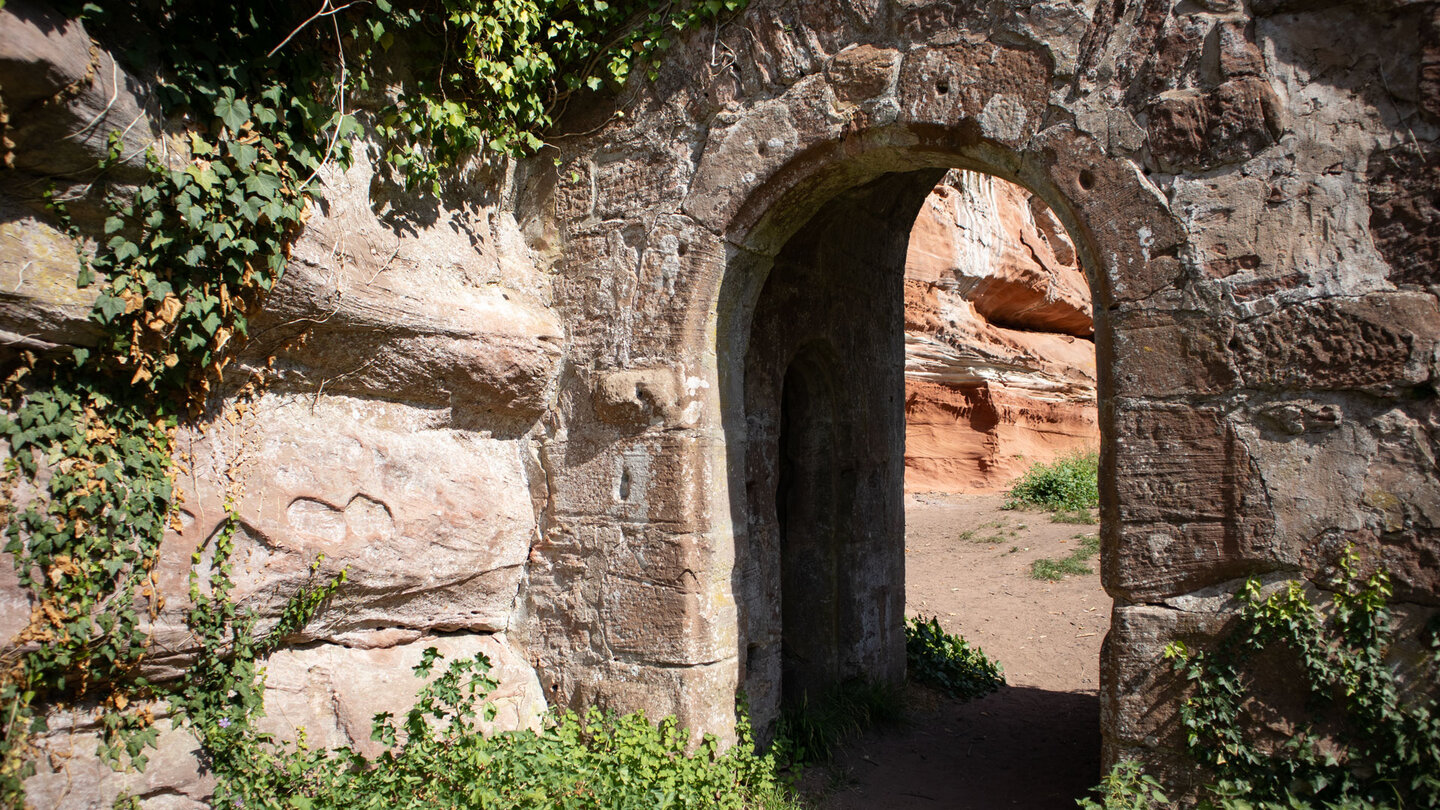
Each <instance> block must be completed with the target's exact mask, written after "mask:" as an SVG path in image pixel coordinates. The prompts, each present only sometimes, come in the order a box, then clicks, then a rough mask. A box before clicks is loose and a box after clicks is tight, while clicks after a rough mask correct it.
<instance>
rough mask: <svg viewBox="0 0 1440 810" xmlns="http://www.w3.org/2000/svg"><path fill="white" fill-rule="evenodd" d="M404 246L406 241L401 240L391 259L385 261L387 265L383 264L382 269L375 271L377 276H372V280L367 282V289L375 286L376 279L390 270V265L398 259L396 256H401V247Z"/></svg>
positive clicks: (392, 252)
mask: <svg viewBox="0 0 1440 810" xmlns="http://www.w3.org/2000/svg"><path fill="white" fill-rule="evenodd" d="M403 244H405V243H404V240H401V242H400V243H399V244H397V245H395V250H393V251H391V253H390V258H388V259H386V260H385V263H384V264H382V265H380V269H379V270H376V271H375V275H373V276H371V277H370V280H369V281H367V282H365V286H366V287H369V286H370V285H371V284H374V283H375V279H377V278H379V277H380V274H381V273H383V272H385V271H386V270H388V269H390V263H391V262H393V261H395V257H396V256H399V255H400V245H403Z"/></svg>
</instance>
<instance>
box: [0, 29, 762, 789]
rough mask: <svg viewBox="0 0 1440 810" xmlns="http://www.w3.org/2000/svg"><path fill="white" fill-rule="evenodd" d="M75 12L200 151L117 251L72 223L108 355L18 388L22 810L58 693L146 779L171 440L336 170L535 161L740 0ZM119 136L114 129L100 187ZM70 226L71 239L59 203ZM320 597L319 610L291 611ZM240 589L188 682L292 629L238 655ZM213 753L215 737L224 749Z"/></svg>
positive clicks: (213, 611) (1, 773) (149, 203)
mask: <svg viewBox="0 0 1440 810" xmlns="http://www.w3.org/2000/svg"><path fill="white" fill-rule="evenodd" d="M58 5H59V6H60V7H61V9H62V10H63V11H65V12H66V13H68V14H69V15H70V16H73V17H79V18H81V19H83V20H84V22H85V25H86V28H87V30H88V31H89V32H90V33H91V34H92V35H94V36H96V37H98V38H99V39H100V40H101V41H107V42H132V43H138V45H137V46H136V48H134V49H132V50H131V51H129V52H127V53H126V54H125V59H124V61H126V63H127V64H128V65H129V66H130V67H131V68H132V69H133V70H135V71H137V72H139V73H141V74H142V75H143V74H144V73H145V71H147V70H152V69H156V68H158V75H157V77H156V81H157V85H156V86H157V91H158V97H159V100H160V102H161V104H162V107H163V109H164V111H165V113H166V115H167V116H170V117H171V120H172V121H183V122H184V125H185V127H186V137H184V138H183V139H178V140H177V139H173V138H171V139H166V140H164V141H163V142H162V143H160V144H158V145H157V147H156V148H155V149H154V150H152V151H151V152H150V153H148V154H147V157H146V161H145V165H146V167H147V169H148V180H147V181H146V182H144V183H142V184H140V185H139V186H138V187H137V188H134V189H131V190H126V191H124V193H120V192H117V193H116V194H115V195H113V196H112V197H111V198H110V199H109V201H108V208H109V216H108V217H107V218H106V219H105V221H104V224H103V234H81V233H80V232H79V231H78V230H77V229H74V228H73V226H72V232H73V233H74V234H75V235H76V236H77V237H79V236H92V237H98V245H97V248H96V250H95V252H94V255H93V256H89V257H82V264H83V269H82V271H81V275H80V278H79V279H77V282H78V283H79V284H80V286H82V287H84V286H90V285H98V296H97V298H96V302H95V306H94V310H93V312H92V316H91V317H92V319H93V320H94V321H95V322H96V323H97V324H98V325H99V326H100V327H101V328H102V338H101V339H100V340H99V342H98V343H97V344H96V345H95V346H94V347H91V348H88V349H86V348H79V349H75V350H74V351H73V352H70V353H63V354H61V355H59V356H35V355H26V356H25V357H24V358H23V362H22V363H21V364H20V365H18V366H16V367H13V368H9V369H5V370H4V371H3V374H5V375H7V376H5V379H4V383H3V388H0V411H3V412H0V434H3V436H4V438H5V440H6V441H7V442H8V449H9V453H8V458H7V459H6V461H5V470H4V482H3V483H4V487H3V492H4V497H3V498H0V511H3V515H4V519H5V526H4V537H5V549H6V551H7V552H9V553H10V554H11V555H12V556H13V558H14V561H15V567H16V572H17V574H18V577H19V579H20V582H21V584H22V585H23V586H24V587H26V588H28V589H29V590H30V592H31V594H32V597H33V602H34V605H35V607H34V610H33V611H32V615H31V617H30V622H29V626H28V627H27V629H26V630H25V631H24V632H23V633H22V634H21V636H20V638H19V639H18V642H19V646H18V647H17V648H15V650H14V651H12V653H10V654H8V656H7V658H5V659H4V660H0V804H3V805H5V806H19V805H20V804H22V803H23V795H24V784H23V783H24V780H25V778H26V777H27V776H29V775H30V774H31V773H33V763H32V762H31V761H30V755H31V750H30V746H29V742H28V741H29V739H30V735H32V734H35V733H37V732H40V731H43V730H44V729H45V713H46V709H45V707H46V706H48V705H52V704H54V703H56V702H57V701H60V702H63V701H77V700H80V699H91V700H97V701H99V702H100V704H101V706H102V708H103V711H102V713H101V723H102V729H103V730H104V732H105V733H104V737H103V744H102V750H101V754H102V755H104V756H105V757H106V758H107V759H108V760H109V761H111V762H112V763H115V764H117V765H118V764H120V763H121V762H122V761H124V760H126V759H130V760H131V761H132V762H133V763H134V764H136V765H137V766H142V767H143V765H144V761H145V755H144V753H143V752H144V746H145V745H146V744H147V743H148V742H150V741H152V740H153V739H154V735H155V733H154V730H153V729H151V728H150V727H149V717H148V715H147V714H145V713H144V712H134V711H131V712H127V711H125V709H126V707H127V705H130V704H132V703H135V702H136V701H137V700H139V699H143V698H146V697H149V696H151V695H152V694H153V693H154V690H153V689H152V687H151V686H150V685H148V684H146V683H145V682H144V680H143V679H141V678H139V677H138V676H137V675H136V672H137V669H138V665H139V662H140V659H141V657H142V656H143V654H144V650H145V638H144V632H143V629H142V628H143V624H144V618H145V617H146V615H151V616H153V615H154V614H156V613H157V612H158V611H159V610H160V609H162V608H163V602H162V600H161V598H160V596H159V595H158V593H157V592H156V590H155V584H154V581H153V573H152V572H153V569H154V567H155V564H156V555H157V554H158V551H159V548H160V542H161V540H162V539H163V537H164V533H165V531H166V528H167V527H168V526H169V525H170V523H171V521H172V520H173V519H174V516H175V512H174V510H175V507H176V500H175V491H174V476H175V472H176V468H175V464H174V462H173V461H172V455H173V452H172V450H173V448H172V446H171V445H172V441H173V437H174V434H175V431H176V429H177V426H178V425H179V424H180V422H181V421H182V420H185V419H191V418H194V417H196V416H197V415H199V414H200V413H201V412H202V411H203V409H204V408H205V406H206V403H207V402H208V401H209V400H210V397H211V395H212V392H214V391H216V390H218V388H217V387H218V385H219V384H221V383H223V382H224V374H225V371H226V368H227V365H228V363H229V362H230V361H231V358H233V356H234V352H235V350H236V349H237V347H238V346H240V345H241V344H242V343H243V342H244V341H245V339H246V336H247V332H248V324H249V319H250V317H251V316H253V314H254V313H255V312H256V310H257V309H258V307H259V306H260V305H261V303H262V300H263V297H264V295H265V293H267V292H268V291H269V290H271V289H273V287H274V286H275V284H276V283H278V282H279V280H280V278H281V275H282V274H283V272H284V270H285V266H286V263H287V259H288V256H289V251H290V246H291V245H292V244H293V243H294V241H295V239H296V238H298V236H299V234H300V233H301V231H302V230H303V228H304V225H305V221H306V219H307V218H308V215H309V210H310V206H311V205H312V201H313V200H314V199H315V198H316V197H317V196H318V195H319V191H320V190H319V185H318V179H317V178H318V177H319V176H320V174H321V172H322V169H323V167H324V166H325V165H326V164H331V165H334V166H336V167H338V168H343V167H345V166H346V165H348V162H349V160H350V155H351V149H352V143H353V142H354V139H355V138H356V137H358V136H359V135H360V134H362V132H363V131H364V130H365V128H366V127H368V128H369V129H370V130H371V131H372V132H374V133H375V134H376V135H377V136H378V137H379V141H380V143H381V150H382V153H383V155H384V156H385V158H386V160H387V163H388V165H389V166H390V167H391V168H392V170H393V171H394V172H396V173H397V174H398V175H399V176H400V177H401V178H402V179H403V180H404V182H405V184H406V185H407V186H408V187H411V188H417V189H438V187H439V179H440V177H441V175H442V173H443V172H445V171H447V170H450V169H453V168H454V167H456V166H458V165H460V164H462V163H463V162H464V161H466V160H468V159H469V158H470V157H471V156H472V155H474V154H478V153H481V152H484V151H487V150H488V151H489V152H491V153H492V154H508V155H519V154H526V153H530V152H533V151H535V150H536V149H538V148H539V147H540V146H541V145H542V144H543V140H542V137H543V133H544V132H545V130H546V128H547V127H549V126H551V124H552V122H553V120H554V118H555V117H556V116H557V114H558V112H559V111H560V110H561V109H562V108H563V105H564V104H565V101H566V99H567V98H568V97H569V95H570V94H572V93H574V92H576V91H578V90H581V89H591V90H593V89H599V88H600V87H602V86H604V85H609V86H612V87H614V86H618V85H620V84H623V83H624V82H625V80H626V79H627V78H628V77H629V76H630V75H631V74H632V73H635V72H637V70H641V71H644V72H650V73H652V74H653V70H654V65H655V64H656V60H657V59H658V58H659V56H660V54H661V53H662V52H663V51H664V50H665V49H666V48H668V47H669V45H670V42H671V39H670V38H671V37H672V36H673V35H674V34H675V32H677V31H680V30H682V29H685V28H689V27H693V26H695V25H698V24H701V23H705V22H709V21H713V20H715V19H716V18H717V17H718V16H719V15H721V14H724V13H728V12H731V11H734V10H736V9H737V8H738V7H740V6H741V5H743V0H692V1H691V2H683V1H673V0H672V2H658V1H657V0H625V1H624V2H605V0H561V1H560V2H558V3H554V2H541V0H499V1H498V2H490V0H427V1H426V2H419V3H414V4H407V5H404V6H401V5H399V4H392V3H391V2H387V0H374V2H373V3H372V2H366V0H361V1H360V2H355V3H339V4H337V3H334V2H332V0H320V2H317V3H314V4H311V5H310V7H308V8H300V7H297V5H296V4H292V3H287V2H280V0H266V1H265V2H254V3H209V2H200V0H146V1H145V2H141V3H139V4H134V3H130V2H119V1H118V0H103V2H91V3H84V4H80V3H75V2H71V3H60V4H58ZM392 48H399V49H401V50H403V51H404V52H405V58H403V59H390V60H389V61H390V62H393V63H397V64H398V63H402V62H403V64H405V65H406V66H408V68H409V71H410V72H409V74H408V75H407V76H399V77H397V76H396V75H395V73H394V71H390V72H386V71H389V68H388V67H386V66H385V65H386V64H387V62H386V59H385V58H382V55H383V54H384V53H385V52H386V51H388V50H390V49H392ZM382 85H383V87H384V89H385V92H386V93H388V94H389V95H390V97H392V98H393V99H394V103H393V104H390V105H389V106H387V107H385V108H384V109H381V110H368V111H362V113H361V115H360V117H357V116H356V113H355V111H354V110H350V109H347V105H346V102H345V99H346V98H347V94H350V93H360V94H364V93H366V92H369V91H371V88H372V86H373V87H380V86H382ZM119 144H120V139H119V137H118V135H116V136H112V139H111V146H112V149H111V153H110V155H109V156H108V158H107V159H106V160H105V161H102V163H101V165H100V166H99V167H98V168H99V170H100V173H101V179H102V180H103V178H104V175H105V172H106V171H107V170H108V169H109V168H110V167H111V166H112V165H113V164H114V163H115V162H117V161H119V160H120V159H121V158H122V155H121V154H120V153H119ZM55 210H56V212H57V215H59V216H60V218H61V220H62V222H65V223H67V224H68V218H67V217H66V214H65V205H64V203H63V201H57V203H56V206H55ZM325 587H327V588H328V587H330V586H325ZM323 591H324V588H322V589H320V590H319V591H313V592H312V591H307V592H305V593H302V594H301V595H300V598H299V601H298V602H292V605H296V606H297V607H296V610H297V611H299V612H298V613H297V614H296V615H295V616H292V617H290V618H291V619H295V618H297V617H298V616H299V615H304V614H306V612H307V611H308V610H312V609H313V608H314V607H315V604H318V603H315V604H311V599H312V597H313V596H314V595H315V594H318V593H321V592H323ZM219 593H220V594H221V595H220V596H218V597H213V596H212V597H209V598H207V599H208V601H207V600H202V601H201V602H197V605H201V607H197V608H196V610H192V612H191V614H190V618H191V620H192V622H197V623H198V625H197V626H198V627H201V628H209V629H208V630H206V632H211V631H216V632H218V631H217V630H216V628H218V627H219V626H220V625H222V624H224V625H225V626H227V627H229V628H230V632H231V635H230V636H229V637H228V640H227V641H225V642H224V644H221V643H220V641H218V640H217V639H218V637H216V638H213V639H212V638H210V636H207V635H205V633H201V634H200V635H201V637H202V638H206V639H209V640H208V641H206V644H210V643H211V642H212V641H213V642H214V644H213V645H212V646H210V647H207V648H206V649H207V651H209V653H214V655H209V654H208V653H207V655H208V657H203V656H202V659H201V660H202V662H205V661H208V662H210V663H208V664H202V667H201V668H202V669H203V668H204V667H207V666H208V667H211V669H212V670H213V671H208V670H207V671H205V672H203V673H198V674H199V675H200V677H196V678H191V679H187V682H193V683H203V684H208V686H207V689H210V690H213V694H214V695H224V694H229V692H230V691H233V690H234V689H236V688H237V684H242V683H247V682H250V681H247V680H246V679H247V678H249V677H250V675H251V674H253V672H252V670H251V669H247V667H250V666H251V665H252V664H253V661H254V660H255V657H257V656H260V655H263V652H264V651H265V650H267V649H268V648H267V645H268V644H270V643H271V641H273V640H275V639H278V638H281V637H282V636H283V633H282V634H281V635H279V636H277V635H275V634H274V633H273V632H272V633H271V634H270V635H267V636H266V637H265V639H264V640H261V641H257V642H246V641H242V638H244V637H246V636H245V634H246V633H248V632H249V630H250V629H253V625H252V624H250V623H249V622H250V620H247V619H243V617H241V616H240V615H239V614H236V613H234V611H235V610H236V608H235V607H234V606H233V605H230V604H229V602H228V597H227V596H225V594H228V591H227V590H225V589H223V588H221V590H220V591H219ZM192 596H193V594H192ZM216 599H218V600H219V601H215V600H216ZM202 603H203V605H202ZM196 611H198V612H196ZM227 611H229V612H228V613H227ZM222 620H223V621H222ZM227 622H228V624H225V623H227ZM217 623H218V624H217ZM237 628H238V629H237ZM237 633H238V635H237ZM215 645H218V646H215ZM221 662H224V663H221ZM247 662H249V663H247ZM172 700H175V701H178V703H179V704H180V705H181V706H182V708H183V709H184V710H185V711H187V712H190V713H191V716H192V717H209V716H210V715H211V714H213V713H214V712H217V711H220V708H219V707H218V706H214V707H210V706H207V705H206V704H204V702H203V700H202V698H201V697H200V696H198V695H188V696H187V695H178V696H174V697H172ZM215 722H216V723H217V724H218V722H219V718H218V717H217V718H215ZM232 722H233V720H232ZM218 739H219V738H213V737H208V736H207V737H206V743H207V750H209V747H210V746H211V745H212V744H214V743H216V742H217V740H218Z"/></svg>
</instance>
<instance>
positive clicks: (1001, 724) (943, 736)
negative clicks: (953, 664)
mask: <svg viewBox="0 0 1440 810" xmlns="http://www.w3.org/2000/svg"><path fill="white" fill-rule="evenodd" d="M910 694H911V700H910V704H911V705H912V707H914V708H913V709H912V712H911V717H910V718H909V720H908V721H907V722H906V723H905V724H904V725H903V726H899V727H892V728H889V729H881V730H877V731H872V732H871V733H869V734H867V735H865V736H864V737H861V738H859V739H857V740H855V741H854V742H852V743H850V744H849V745H847V746H846V747H845V749H844V750H843V751H842V752H841V753H840V755H839V756H837V757H836V760H835V763H834V765H833V766H831V767H830V768H829V769H828V770H827V769H826V768H824V767H820V768H815V769H813V770H812V771H811V772H810V773H807V775H806V779H805V780H804V786H805V789H806V792H807V793H809V794H811V795H812V796H815V798H814V800H813V804H814V806H815V807H817V808H822V809H823V810H861V809H862V808H864V810H873V809H874V808H884V810H906V809H907V808H927V810H938V808H956V810H991V809H992V808H1025V810H1050V808H1056V809H1057V810H1058V808H1067V809H1070V810H1073V808H1074V807H1075V800H1076V799H1077V798H1080V797H1082V796H1084V795H1085V794H1086V792H1087V791H1088V790H1089V789H1090V788H1091V787H1092V786H1093V785H1095V784H1096V783H1097V782H1098V781H1099V780H1100V703H1099V699H1098V698H1097V697H1096V696H1095V695H1094V694H1093V693H1085V692H1051V691H1046V690H1043V689H1035V688H1031V687H1004V688H1002V689H1001V690H1000V691H999V692H996V693H995V694H993V695H990V696H988V697H986V698H982V699H980V700H976V701H971V702H969V703H960V702H958V701H953V700H948V699H945V698H940V697H937V696H935V695H934V694H933V693H930V692H928V690H920V689H915V688H912V689H911V690H910Z"/></svg>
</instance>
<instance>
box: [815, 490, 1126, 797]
mask: <svg viewBox="0 0 1440 810" xmlns="http://www.w3.org/2000/svg"><path fill="white" fill-rule="evenodd" d="M1003 500H1004V498H1003V497H1002V496H999V495H910V496H907V497H906V512H905V516H906V531H905V545H906V548H905V559H906V583H905V584H906V606H907V608H906V612H907V614H908V615H910V616H914V615H917V614H924V615H926V616H932V615H935V616H939V618H940V623H941V625H942V626H944V627H945V629H946V630H949V631H950V632H952V633H958V634H960V635H961V636H963V637H964V638H965V639H966V640H967V641H969V642H971V643H972V644H977V645H979V646H980V648H981V649H983V650H984V651H985V652H986V653H987V654H988V655H989V656H990V657H992V658H994V659H997V660H999V662H1000V664H1001V666H1002V667H1003V668H1004V671H1005V677H1006V681H1007V685H1006V686H1005V687H1003V688H1002V689H1001V690H1000V691H999V692H996V693H995V694H993V695H990V696H988V697H986V698H983V699H981V700H976V701H972V702H969V703H959V702H957V701H952V700H948V699H943V698H940V697H938V696H936V695H935V694H934V693H932V692H930V691H929V690H924V689H919V688H914V687H912V688H911V689H910V690H909V694H908V698H909V700H908V703H909V705H910V717H909V718H908V720H907V721H906V722H905V724H904V725H903V726H901V727H899V728H891V729H882V730H877V731H873V732H871V733H869V734H867V735H866V736H865V737H863V738H860V739H858V740H856V741H854V742H853V743H852V744H850V745H848V746H846V748H845V749H844V751H843V752H842V753H841V754H840V755H839V756H838V757H837V758H836V761H835V763H834V765H833V766H832V767H829V768H828V769H813V771H812V773H810V774H809V775H808V776H807V778H806V780H805V784H806V786H807V791H809V792H812V795H815V798H814V799H813V803H814V805H815V806H816V807H818V808H822V809H823V810H860V809H861V808H865V809H866V810H870V809H871V808H886V809H887V810H888V809H889V808H894V809H895V810H908V809H909V808H927V810H938V809H939V808H959V809H962V810H972V809H973V810H990V808H1026V809H1027V810H1032V809H1033V810H1048V809H1049V808H1073V807H1075V799H1076V798H1077V797H1079V796H1082V795H1084V794H1085V792H1086V790H1088V789H1089V788H1090V787H1091V786H1092V785H1094V784H1095V783H1096V782H1097V781H1098V780H1099V777H1100V726H1099V701H1098V698H1097V685H1098V680H1099V673H1098V670H1099V659H1100V642H1101V640H1102V639H1103V638H1104V636H1105V632H1106V630H1107V629H1108V628H1109V621H1110V604H1111V602H1110V598H1109V597H1108V596H1106V595H1105V592H1104V590H1102V589H1101V587H1100V577H1099V575H1098V574H1097V573H1093V572H1094V571H1097V570H1098V567H1099V560H1098V558H1092V559H1091V560H1090V561H1089V565H1090V568H1091V570H1092V573H1090V574H1087V575H1078V574H1077V575H1071V576H1067V577H1066V578H1065V579H1064V580H1062V581H1060V582H1044V581H1040V580H1035V579H1032V578H1031V576H1030V566H1031V563H1032V562H1034V561H1035V560H1037V559H1040V558H1042V557H1048V558H1061V557H1066V556H1068V555H1069V554H1070V553H1071V552H1072V551H1074V550H1075V548H1076V547H1077V546H1079V545H1080V543H1081V541H1082V538H1083V536H1084V535H1093V534H1095V533H1096V530H1097V527H1096V526H1086V525H1069V524H1057V523H1052V522H1051V520H1050V516H1049V514H1048V513H1045V512H1023V511H1013V512H1012V511H1004V510H1001V509H1000V504H1001V502H1002V501H1003ZM816 794H818V795H816Z"/></svg>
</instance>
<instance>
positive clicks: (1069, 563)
mask: <svg viewBox="0 0 1440 810" xmlns="http://www.w3.org/2000/svg"><path fill="white" fill-rule="evenodd" d="M1076 539H1078V540H1080V547H1079V548H1077V549H1075V550H1074V551H1072V552H1071V553H1070V556H1068V557H1061V558H1060V559H1058V560H1056V559H1051V558H1049V557H1041V558H1040V559H1038V560H1036V561H1035V562H1032V563H1030V578H1031V579H1045V580H1049V581H1051V582H1059V581H1060V580H1062V579H1064V578H1065V575H1066V574H1089V573H1092V572H1091V570H1090V566H1089V565H1087V564H1086V562H1085V561H1086V560H1089V559H1090V558H1091V557H1094V556H1095V555H1096V554H1098V553H1099V552H1100V538H1099V536H1097V535H1093V534H1080V535H1076Z"/></svg>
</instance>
